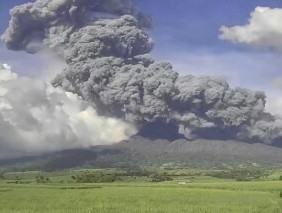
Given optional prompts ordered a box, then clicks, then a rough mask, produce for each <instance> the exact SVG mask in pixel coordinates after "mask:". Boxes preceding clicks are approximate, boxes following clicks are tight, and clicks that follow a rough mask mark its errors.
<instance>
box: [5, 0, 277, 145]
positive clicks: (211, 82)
mask: <svg viewBox="0 0 282 213" xmlns="http://www.w3.org/2000/svg"><path fill="white" fill-rule="evenodd" d="M11 15H12V18H11V21H10V24H9V28H8V29H7V30H6V32H5V33H4V35H3V36H2V40H3V41H4V42H5V43H6V45H7V47H8V48H9V49H12V50H24V51H26V52H28V53H36V52H37V51H39V50H40V49H42V48H45V47H48V48H50V49H52V50H53V51H54V52H56V53H57V54H58V56H60V57H62V59H63V60H65V62H66V63H67V65H68V66H67V68H66V69H65V70H64V71H62V73H60V74H59V75H58V76H57V77H56V78H55V79H54V80H53V82H52V84H53V86H55V87H62V88H63V89H64V90H66V91H70V92H73V93H76V94H78V95H80V96H81V97H83V98H84V100H86V101H88V102H89V103H91V104H92V105H93V106H95V107H96V108H97V109H98V111H99V113H100V114H102V115H107V116H109V115H110V116H113V117H117V118H122V119H124V120H126V121H128V122H130V123H133V124H135V125H136V126H137V127H139V129H140V132H141V133H142V134H144V135H146V134H148V135H150V136H152V135H153V136H154V137H158V135H166V134H163V133H164V132H166V131H167V130H169V132H170V133H169V134H171V135H178V136H179V135H182V136H184V137H185V138H187V139H189V140H193V139H196V138H211V139H239V140H243V141H249V142H263V143H267V144H276V145H277V144H278V145H279V144H281V138H282V122H281V120H280V119H278V118H275V117H274V116H272V115H271V114H268V113H266V112H265V111H264V108H265V103H266V96H265V94H264V93H263V92H257V91H250V90H247V89H242V88H235V89H232V88H230V87H229V85H228V83H227V82H226V81H224V80H220V79H216V78H212V77H208V76H207V77H196V76H192V75H188V76H179V74H178V73H177V72H176V71H174V70H173V68H172V66H171V65H170V64H169V63H158V62H155V61H154V59H153V58H152V57H151V56H150V55H149V52H150V51H151V50H152V49H153V46H154V42H153V41H152V39H151V38H150V36H149V35H148V34H147V32H146V31H147V30H148V29H149V28H150V27H151V26H152V23H151V19H150V18H148V17H147V16H146V15H144V14H143V13H141V12H140V11H139V10H138V9H137V8H135V7H134V5H133V3H132V2H131V0H92V1H91V0H80V1H79V0H37V1H36V2H35V3H27V4H23V5H20V6H17V7H15V8H14V9H12V11H11ZM153 127H154V128H155V129H152V128H153ZM154 130H155V131H154ZM172 130H173V132H172ZM166 137H169V135H168V134H167V135H166Z"/></svg>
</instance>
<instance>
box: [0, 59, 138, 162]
mask: <svg viewBox="0 0 282 213" xmlns="http://www.w3.org/2000/svg"><path fill="white" fill-rule="evenodd" d="M132 134H135V129H134V128H133V127H132V126H130V125H129V124H126V123H125V122H123V121H120V120H117V119H113V118H107V117H101V116H98V115H97V113H96V111H95V109H94V108H93V107H90V106H89V105H88V104H87V103H85V102H84V101H82V100H81V98H79V97H78V96H77V95H75V94H72V93H69V92H64V91H63V90H61V89H60V88H54V87H53V86H52V85H49V84H47V83H45V82H43V81H40V80H35V79H31V78H24V77H18V76H17V74H15V73H13V72H11V70H10V68H9V67H8V66H7V65H2V64H0V157H1V158H2V157H12V156H16V155H24V154H32V153H40V152H46V151H47V152H48V151H56V150H62V149H70V148H81V147H89V146H93V145H100V144H112V143H117V142H119V141H121V140H123V139H127V138H128V137H129V136H131V135H132Z"/></svg>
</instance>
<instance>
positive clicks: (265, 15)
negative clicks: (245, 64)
mask: <svg viewBox="0 0 282 213" xmlns="http://www.w3.org/2000/svg"><path fill="white" fill-rule="evenodd" d="M281 20H282V9H280V8H273V9H272V8H269V7H257V8H255V10H254V11H253V12H252V13H251V17H250V19H249V22H248V23H247V24H246V25H243V26H234V27H226V26H222V27H221V28H220V31H221V35H220V38H221V39H223V40H230V41H232V42H234V43H243V44H248V45H252V46H256V47H271V48H275V49H277V50H279V51H282V25H281Z"/></svg>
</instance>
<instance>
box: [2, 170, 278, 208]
mask: <svg viewBox="0 0 282 213" xmlns="http://www.w3.org/2000/svg"><path fill="white" fill-rule="evenodd" d="M80 173H81V172H80V171H73V172H70V173H63V172H61V173H44V178H47V177H48V181H47V182H46V183H38V178H37V179H35V177H37V176H36V175H38V174H39V173H37V172H34V173H31V172H26V173H8V174H6V175H5V176H6V178H5V179H4V180H2V181H1V183H0V212H1V213H2V212H3V213H6V212H7V213H10V212H11V213H33V212H34V213H35V212H43V213H44V212H46V213H47V212H48V213H64V212H65V213H72V212H75V213H77V212H82V213H87V212H89V213H90V212H95V213H99V212H101V213H119V212H121V213H127V212H128V213H135V212H136V213H137V212H138V213H139V212H140V213H146V212H148V213H149V212H150V213H151V212H153V213H154V212H156V213H157V212H158V213H164V212H167V213H170V212H173V213H178V212H195V213H197V212H201V213H203V212H206V213H208V212H215V213H225V212H229V213H233V212H234V213H240V212H242V213H245V212H246V213H264V212H265V213H281V212H282V198H281V197H280V193H281V191H282V181H281V180H279V178H277V177H279V174H276V175H274V174H273V175H271V176H270V177H269V178H267V179H260V180H252V181H235V180H230V179H229V180H228V179H219V178H214V177H208V176H193V177H191V176H177V177H174V178H173V180H171V181H164V182H158V183H153V182H150V181H149V180H150V179H149V178H144V177H143V178H142V177H134V178H131V179H130V178H129V179H128V180H126V178H124V179H120V180H118V181H115V182H112V183H76V182H74V180H73V178H71V177H73V176H74V174H80ZM15 180H16V181H15ZM36 180H37V182H36ZM44 180H45V179H44ZM16 183H18V184H16Z"/></svg>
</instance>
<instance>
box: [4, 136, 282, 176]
mask: <svg viewBox="0 0 282 213" xmlns="http://www.w3.org/2000/svg"><path fill="white" fill-rule="evenodd" d="M247 162H249V163H250V162H252V163H257V164H260V165H268V166H279V167H282V148H278V147H274V146H269V145H265V144H261V143H254V144H249V143H244V142H238V141H232V140H226V141H218V140H195V141H187V140H185V139H179V140H175V141H172V142H171V141H168V140H163V139H157V140H150V139H148V138H144V137H140V136H135V137H132V138H131V139H129V140H127V141H123V142H121V143H118V144H114V145H110V146H96V147H92V148H90V149H76V150H65V151H61V152H56V153H49V154H44V155H39V156H31V157H23V158H18V159H12V160H1V161H0V168H2V169H3V168H6V169H7V168H9V169H13V170H23V169H25V170H46V171H53V170H61V169H69V168H93V167H94V168H97V167H99V168H100V167H102V168H111V167H123V168H124V167H125V168H128V167H139V166H153V165H154V166H162V165H165V164H169V165H182V166H185V167H197V168H210V167H211V166H213V167H217V166H222V165H234V164H241V163H247Z"/></svg>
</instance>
